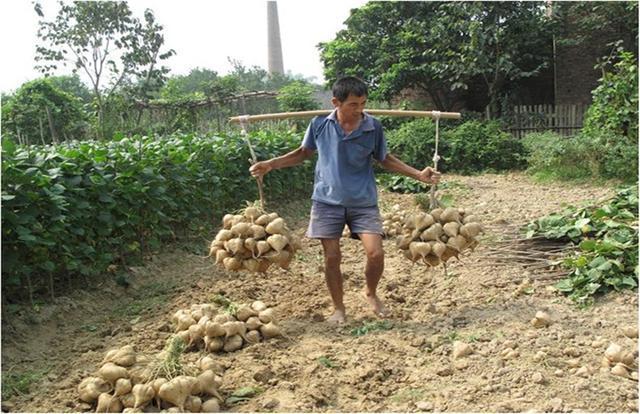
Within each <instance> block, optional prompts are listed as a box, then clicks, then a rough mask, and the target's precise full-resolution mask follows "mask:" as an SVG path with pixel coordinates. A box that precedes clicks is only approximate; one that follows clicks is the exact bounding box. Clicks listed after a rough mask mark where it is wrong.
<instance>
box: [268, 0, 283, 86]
mask: <svg viewBox="0 0 640 414" xmlns="http://www.w3.org/2000/svg"><path fill="white" fill-rule="evenodd" d="M267 31H268V38H269V45H268V48H269V62H268V64H269V73H270V74H274V73H279V74H281V75H284V65H283V64H282V45H281V43H280V24H279V23H278V3H276V2H275V1H267Z"/></svg>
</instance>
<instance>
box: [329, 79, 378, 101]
mask: <svg viewBox="0 0 640 414" xmlns="http://www.w3.org/2000/svg"><path fill="white" fill-rule="evenodd" d="M332 92H333V97H334V98H336V99H337V100H339V101H340V102H344V101H346V100H347V98H348V97H349V95H350V94H353V95H355V96H357V97H361V96H368V95H369V91H368V89H367V84H366V83H364V81H363V80H362V79H360V78H356V77H355V76H345V77H342V78H340V79H338V80H337V81H336V82H335V83H334V84H333V88H332Z"/></svg>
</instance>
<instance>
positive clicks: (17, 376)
mask: <svg viewBox="0 0 640 414" xmlns="http://www.w3.org/2000/svg"><path fill="white" fill-rule="evenodd" d="M48 373H49V369H44V370H38V371H25V372H13V371H12V370H11V369H9V371H7V372H4V371H3V372H2V400H3V401H7V400H8V399H10V398H12V397H13V396H15V395H24V394H28V393H29V392H30V389H31V386H32V385H34V384H35V383H37V382H39V381H40V380H41V379H42V378H43V377H44V376H45V375H47V374H48Z"/></svg>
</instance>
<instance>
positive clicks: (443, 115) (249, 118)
mask: <svg viewBox="0 0 640 414" xmlns="http://www.w3.org/2000/svg"><path fill="white" fill-rule="evenodd" d="M331 112H333V110H332V109H320V110H317V111H300V112H279V113H275V114H260V115H242V116H233V117H231V118H229V122H240V120H242V121H243V122H244V121H246V122H256V121H270V120H277V119H296V118H313V117H314V116H319V115H329V114H330V113H331ZM365 112H366V113H368V114H369V115H376V116H398V117H402V116H407V117H408V116H413V117H417V118H435V117H436V113H437V111H403V110H398V109H367V110H366V111H365ZM460 117H461V115H460V113H459V112H440V119H460Z"/></svg>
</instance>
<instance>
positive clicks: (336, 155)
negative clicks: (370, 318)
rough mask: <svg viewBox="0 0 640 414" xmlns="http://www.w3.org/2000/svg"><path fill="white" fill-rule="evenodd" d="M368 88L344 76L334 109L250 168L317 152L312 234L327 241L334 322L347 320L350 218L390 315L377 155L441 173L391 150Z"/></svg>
mask: <svg viewBox="0 0 640 414" xmlns="http://www.w3.org/2000/svg"><path fill="white" fill-rule="evenodd" d="M367 94H368V92H367V85H366V84H365V83H364V82H363V81H362V80H360V79H358V78H355V77H351V76H348V77H344V78H341V79H339V80H338V81H337V82H336V83H335V84H334V85H333V98H332V99H331V102H332V103H333V106H334V107H335V110H334V111H333V112H332V113H331V114H329V115H328V116H319V117H316V118H314V119H313V120H312V121H311V123H310V124H309V127H308V128H307V131H306V133H305V136H304V139H303V141H302V145H301V146H300V148H298V149H296V150H294V151H291V152H289V153H287V154H285V155H282V156H280V157H276V158H272V159H270V160H267V161H262V162H258V163H255V164H254V165H253V166H251V168H250V169H249V171H250V172H251V175H253V176H254V177H262V176H264V175H265V174H266V173H268V172H269V171H271V170H276V169H279V168H286V167H292V166H294V165H298V164H301V163H302V162H303V161H304V160H306V159H308V158H310V157H312V156H313V154H314V152H316V151H317V152H318V161H317V163H316V168H315V179H314V184H313V195H312V196H311V199H312V206H311V218H310V220H309V228H308V230H307V236H308V237H310V238H314V239H320V241H321V243H322V248H323V250H324V269H325V278H326V282H327V287H328V288H329V293H330V295H331V300H332V301H333V306H334V313H333V315H332V316H331V317H329V318H328V319H327V321H329V322H333V323H343V322H344V320H345V307H344V302H343V299H342V297H343V288H342V273H341V272H340V262H341V259H342V257H341V252H340V237H341V236H342V231H343V229H344V226H345V224H346V225H348V226H349V229H350V230H351V234H352V237H354V238H359V239H360V240H361V241H362V246H363V247H364V250H365V252H366V255H367V263H366V267H365V277H366V285H367V286H366V289H365V292H364V293H365V297H366V299H367V301H368V302H369V304H370V305H371V307H372V309H373V311H374V313H375V314H376V315H377V316H379V317H385V316H388V315H387V311H386V309H385V307H384V305H383V303H382V301H381V300H380V298H379V297H378V295H377V293H376V288H377V286H378V282H379V281H380V277H381V276H382V271H383V269H384V251H383V249H382V235H383V231H382V219H381V217H380V211H379V209H378V195H377V190H376V183H375V178H374V174H373V160H374V159H375V160H376V161H378V162H379V163H380V165H381V166H382V167H384V168H385V169H387V170H389V171H393V172H398V173H401V174H404V175H406V176H408V177H411V178H414V179H416V180H419V181H422V182H424V183H428V184H429V183H438V182H439V181H440V173H439V172H437V171H434V170H433V169H432V168H430V167H427V168H425V169H424V170H422V171H419V170H416V169H415V168H412V167H410V166H408V165H407V164H405V163H404V162H402V161H400V160H399V159H398V158H396V157H394V156H393V155H391V154H389V153H387V144H386V140H385V137H384V132H383V130H382V125H381V124H380V121H378V120H377V119H375V118H373V117H371V116H370V115H368V114H367V113H366V112H364V107H365V104H366V103H367Z"/></svg>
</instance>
